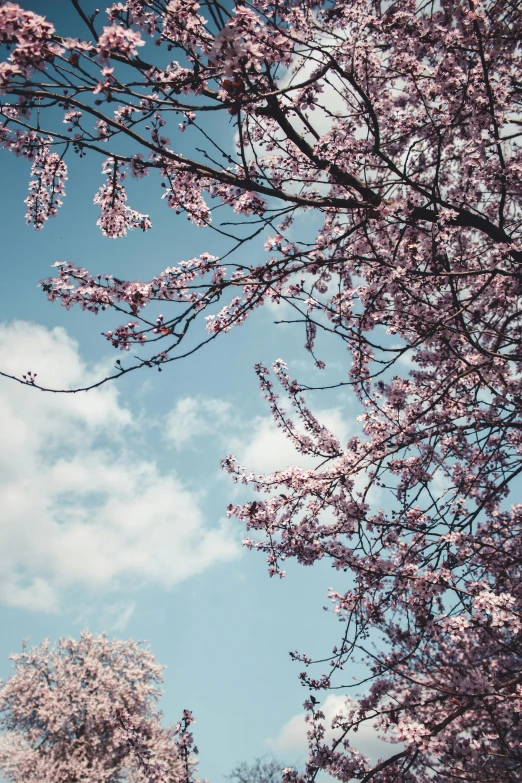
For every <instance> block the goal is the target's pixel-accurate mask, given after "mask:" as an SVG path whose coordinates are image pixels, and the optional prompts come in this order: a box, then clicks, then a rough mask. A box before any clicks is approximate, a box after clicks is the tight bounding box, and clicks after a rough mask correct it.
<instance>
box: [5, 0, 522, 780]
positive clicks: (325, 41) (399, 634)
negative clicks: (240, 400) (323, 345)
mask: <svg viewBox="0 0 522 783" xmlns="http://www.w3.org/2000/svg"><path fill="white" fill-rule="evenodd" d="M75 5H76V6H78V8H80V7H81V2H79V3H75ZM82 22H83V23H85V38H84V39H80V38H77V39H71V38H63V37H61V36H60V35H59V34H58V33H56V32H55V31H54V29H53V27H52V26H51V25H50V24H49V23H47V22H46V21H45V20H44V19H43V18H42V17H40V16H38V15H37V14H33V13H31V12H29V11H24V10H22V9H21V8H19V7H18V6H17V5H16V4H14V3H10V2H2V3H0V43H3V44H6V45H8V47H10V48H6V57H5V60H4V61H3V62H2V63H1V64H0V86H1V89H2V93H3V96H4V97H3V98H2V99H1V103H0V114H1V115H2V124H1V125H0V143H1V145H2V146H3V147H5V148H7V149H9V150H11V151H13V152H14V153H15V154H17V155H22V156H25V157H27V158H29V159H30V160H33V163H34V166H33V172H34V173H33V180H32V182H33V183H34V184H32V185H31V195H30V198H29V202H28V204H29V208H30V214H31V216H32V217H31V219H32V220H33V222H34V224H35V227H36V228H41V226H42V224H43V222H44V220H45V218H46V217H47V216H50V215H53V214H54V213H55V211H56V207H57V206H58V198H59V196H60V195H61V193H62V191H63V181H64V179H65V169H64V168H63V160H64V159H65V158H66V157H67V155H68V154H69V153H70V152H71V151H77V152H79V153H80V154H81V155H86V154H88V155H89V156H92V155H101V156H103V158H104V159H106V161H105V163H104V171H105V173H106V175H107V182H106V184H104V185H102V187H101V189H100V191H99V192H98V194H97V195H96V197H95V199H96V202H97V203H98V204H99V206H100V209H101V217H100V220H99V225H100V227H101V229H102V231H103V232H104V233H105V234H106V235H107V236H109V237H118V236H122V235H123V234H124V233H125V232H126V231H128V230H130V229H132V228H136V227H140V228H142V229H146V228H149V227H150V221H149V219H148V217H147V216H145V215H141V214H139V213H136V212H134V211H133V210H131V209H129V207H127V204H126V194H125V191H124V188H123V184H122V180H123V177H124V174H125V173H126V171H127V169H129V170H130V171H131V173H132V174H133V175H134V176H136V177H138V178H140V177H142V176H144V175H145V174H146V173H147V172H151V173H154V172H157V173H158V174H159V177H158V178H159V179H160V180H161V182H162V184H163V186H164V187H163V195H164V199H165V202H166V203H167V205H168V206H169V207H170V208H172V209H173V210H175V211H176V212H181V213H184V214H185V215H186V216H187V217H188V219H189V220H191V221H192V222H194V223H195V224H196V225H200V226H209V225H212V220H213V212H214V209H215V207H216V206H220V205H225V206H226V207H229V208H232V210H234V211H235V213H236V215H233V218H234V219H235V218H236V217H237V214H239V215H241V216H242V217H241V220H242V225H241V226H240V227H237V219H236V220H234V219H233V220H230V221H228V222H226V223H225V224H223V225H222V226H221V227H220V228H216V230H219V231H220V232H221V234H224V235H225V236H226V237H228V238H229V239H230V241H231V251H232V250H235V255H232V253H229V254H228V257H227V261H226V265H225V263H224V262H223V261H221V260H220V259H218V258H216V257H214V256H210V255H208V254H205V255H202V256H201V257H200V258H199V259H192V260H191V261H185V262H179V260H178V259H176V260H175V263H176V266H173V267H172V268H169V269H167V270H165V271H164V272H162V273H161V274H159V275H158V276H157V277H156V278H154V279H153V280H152V281H149V282H138V281H132V282H131V281H118V280H115V279H113V278H111V277H110V276H106V277H105V278H102V277H94V276H93V275H91V274H90V273H88V272H87V271H86V270H83V269H78V268H76V267H75V265H74V264H73V263H68V262H67V263H61V262H60V264H59V270H58V273H57V275H56V276H55V277H52V278H50V279H48V280H46V281H43V283H42V285H43V288H44V290H45V291H46V293H47V295H48V297H49V298H50V299H51V300H56V299H58V300H60V301H61V302H62V304H64V305H65V306H66V307H70V306H72V305H75V304H79V305H80V306H81V307H83V308H84V309H86V310H88V311H91V312H94V313H96V312H98V311H99V310H100V309H104V308H107V307H110V308H113V309H114V310H115V311H120V312H123V314H124V321H125V323H124V324H123V325H120V326H118V325H117V324H116V325H115V326H114V328H113V330H112V331H110V332H107V333H105V336H106V338H107V339H109V340H110V341H111V342H112V343H113V345H114V346H115V347H116V348H123V349H128V348H129V347H130V346H133V345H140V346H142V347H144V348H146V347H147V346H150V348H148V350H149V353H148V354H147V355H146V356H144V358H143V359H141V360H138V364H134V365H129V366H128V367H124V366H123V365H122V364H119V367H120V368H121V369H120V370H118V371H117V373H116V374H117V375H118V374H121V373H124V372H128V371H129V369H134V368H136V367H139V366H149V367H150V366H156V367H158V368H159V369H161V365H163V364H165V363H166V362H169V361H172V360H175V359H177V358H179V357H180V356H182V355H184V353H183V352H184V350H185V349H184V346H185V343H184V342H183V341H184V340H185V338H186V336H187V335H188V334H189V332H190V334H191V335H192V334H193V333H194V331H195V329H197V326H195V327H194V326H193V325H195V324H196V322H198V323H199V322H201V321H203V323H206V326H207V337H206V338H201V342H202V343H203V342H205V341H209V340H211V339H214V338H215V337H216V335H218V334H220V333H222V332H227V331H228V330H230V329H231V328H232V327H233V326H235V325H238V324H241V323H242V322H243V321H244V320H245V318H247V317H248V316H249V315H250V314H251V313H252V312H253V310H255V309H256V308H257V307H259V306H261V305H263V304H264V303H265V302H270V303H271V304H274V305H277V304H280V303H283V304H285V303H286V304H289V305H291V307H292V310H293V313H294V316H293V319H292V320H294V321H301V322H302V324H303V326H304V330H305V332H306V338H305V339H306V343H305V344H306V348H307V349H308V351H310V353H311V355H312V357H313V359H314V361H315V363H316V365H317V367H319V368H322V367H324V360H323V359H322V358H321V356H320V354H319V352H318V351H319V349H318V347H317V336H318V335H319V334H321V333H322V334H323V335H325V336H328V338H329V339H331V340H334V339H335V340H337V341H340V342H341V343H342V344H343V345H344V346H345V348H346V350H347V351H348V356H349V362H348V365H349V366H348V367H347V373H346V375H345V377H344V379H343V380H342V383H344V384H347V385H349V386H350V387H351V388H352V389H353V392H354V394H355V395H356V396H357V398H358V400H359V403H360V406H361V411H362V412H361V415H360V417H359V425H360V431H359V434H358V435H354V436H353V437H352V438H351V439H350V440H349V442H348V443H341V442H340V441H339V439H338V438H337V437H336V436H335V433H330V432H329V431H328V430H327V429H326V428H325V427H324V426H323V425H322V424H321V423H320V422H319V421H318V420H317V418H316V417H315V416H314V415H313V413H312V411H311V410H310V407H309V405H308V403H307V401H306V398H307V396H308V392H309V391H310V389H309V385H308V384H307V383H305V382H303V381H299V380H297V379H293V378H292V377H291V376H290V374H289V372H288V368H287V366H286V364H285V363H284V362H283V361H282V360H278V361H277V362H275V364H274V367H273V373H274V374H275V383H274V376H273V375H272V374H271V373H270V372H269V370H268V369H267V368H266V367H264V366H261V365H259V366H257V367H256V371H257V373H258V376H259V380H260V384H261V388H262V390H263V392H264V394H265V396H266V398H267V401H268V404H269V405H270V407H271V410H272V413H273V415H274V418H275V420H276V422H277V423H278V425H279V426H280V427H281V428H282V429H283V431H284V432H285V434H286V435H287V436H288V438H290V440H291V441H292V443H293V444H294V445H295V447H296V449H297V451H298V452H300V453H301V454H304V455H307V456H308V457H313V458H315V459H316V464H317V467H316V469H311V468H308V469H306V470H304V469H300V468H297V467H295V466H293V467H289V468H287V469H286V470H283V471H277V472H275V473H273V474H270V475H265V476H261V475H256V474H253V473H251V472H248V470H247V469H244V468H243V467H241V466H240V465H239V464H238V462H237V460H236V459H235V458H234V457H233V456H229V457H227V458H226V459H225V460H224V462H223V465H224V467H225V469H226V470H228V471H229V472H230V473H231V474H232V475H233V477H234V478H235V479H236V480H237V481H240V482H243V483H244V484H247V485H250V486H251V487H252V489H253V490H254V491H255V492H256V493H257V494H256V499H255V500H253V501H251V502H249V503H246V504H242V505H236V506H231V507H230V509H229V511H230V514H233V515H235V516H236V517H237V518H238V519H239V520H240V521H241V522H242V523H243V524H244V525H245V526H246V528H247V529H248V530H249V531H251V532H250V533H249V535H250V538H248V539H247V541H246V543H247V545H248V546H249V547H251V548H254V549H258V550H260V551H263V552H264V553H265V554H266V557H267V560H268V563H269V568H270V573H272V574H280V573H282V567H281V564H282V563H283V562H284V561H285V560H286V559H288V558H292V557H293V558H296V559H297V560H298V561H299V562H300V563H302V564H304V565H312V564H313V563H315V562H317V561H318V560H320V559H324V558H329V559H330V560H331V563H332V565H333V567H334V569H335V571H336V579H337V580H340V579H341V576H342V575H343V574H345V573H346V583H345V584H348V588H345V587H343V586H342V585H337V586H336V587H335V588H332V590H331V593H330V598H331V600H332V602H333V610H334V612H335V613H336V615H337V616H338V617H339V619H340V621H342V623H343V624H344V626H345V627H344V632H343V634H342V641H341V643H340V645H339V646H338V647H336V648H335V649H334V650H333V651H332V653H331V656H330V660H329V663H330V667H329V668H330V671H329V672H328V673H327V674H324V675H322V676H319V677H314V676H313V674H311V673H310V672H311V671H313V670H312V669H310V668H309V667H310V666H311V663H312V662H311V661H310V660H309V658H308V657H307V656H306V655H301V654H299V653H295V654H294V657H295V658H296V659H297V660H300V661H301V662H302V663H303V664H304V667H305V672H303V674H302V675H301V676H302V680H303V683H304V684H305V685H306V686H308V687H309V688H310V689H311V690H312V691H313V690H319V691H321V690H324V689H327V688H329V687H331V686H335V687H340V686H341V685H345V686H347V687H348V685H349V683H346V682H344V681H343V679H342V678H343V671H346V672H347V671H348V670H349V668H350V665H351V662H352V661H353V660H354V659H362V660H364V661H365V662H366V664H367V667H368V671H369V681H368V688H367V690H366V692H363V691H361V692H360V698H359V701H358V702H357V703H356V706H353V704H354V703H355V702H351V704H352V707H351V708H350V711H349V712H348V713H347V714H346V713H343V714H342V715H339V716H338V718H337V719H336V727H337V730H338V731H337V734H336V738H335V739H334V740H333V741H331V742H328V741H327V740H326V739H325V726H324V716H323V715H322V713H321V712H320V710H318V709H317V700H315V698H314V699H310V700H308V701H307V709H308V718H309V740H310V758H309V762H308V766H307V768H306V770H305V772H304V773H303V774H298V773H297V771H295V770H292V769H287V770H285V772H284V777H285V780H286V781H287V783H290V781H295V783H302V782H303V781H312V780H314V779H315V778H316V777H317V775H318V774H319V771H320V770H326V772H328V773H329V774H331V775H333V776H334V777H335V778H337V779H339V780H342V781H349V780H351V779H353V778H355V779H359V780H362V781H364V783H367V781H370V780H372V781H374V783H391V782H392V781H398V780H401V781H404V782H405V783H427V782H428V781H430V782H431V781H438V782H439V783H443V782H444V783H446V781H448V780H459V781H464V782H467V783H471V781H477V780H480V781H486V780H488V781H497V782H498V783H520V781H521V780H522V750H521V748H522V722H521V721H520V711H521V708H522V655H521V649H522V648H521V643H520V642H521V638H522V636H521V634H522V629H521V614H522V588H521V580H520V568H521V565H522V529H521V522H522V507H521V506H519V505H515V506H513V507H511V508H510V507H509V504H508V500H507V499H508V494H509V490H510V488H511V487H512V486H513V482H514V481H515V480H516V478H517V476H518V475H519V474H520V472H521V471H522V463H521V453H522V352H521V348H520V346H521V338H522V315H521V312H522V310H521V307H520V301H521V294H522V277H521V274H520V264H521V262H522V236H521V232H520V225H521V217H522V211H521V205H522V185H521V180H520V175H521V172H522V144H521V143H520V140H521V139H522V130H521V120H520V116H521V108H522V75H521V68H520V62H521V54H522V52H521V48H520V47H521V43H520V42H521V40H522V10H521V9H520V8H519V7H518V5H517V4H516V3H511V4H510V3H506V2H503V0H441V2H440V3H435V2H433V3H431V2H428V3H422V2H416V1H415V0H395V1H394V2H391V1H390V2H388V1H387V2H384V3H377V2H373V0H314V2H309V1H308V0H293V1H290V0H283V2H272V1H271V0H251V1H245V0H237V2H235V3H233V4H232V5H231V6H230V7H227V8H225V7H224V6H223V5H222V4H220V3H217V2H213V0H209V2H207V3H205V4H201V5H200V4H198V3H197V2H186V1H185V0H169V1H168V2H167V1H166V0H154V1H153V0H150V1H147V0H127V1H126V2H118V3H115V4H114V5H112V6H111V7H110V8H109V9H108V10H107V16H106V17H105V19H103V18H102V16H101V15H98V16H94V17H92V18H91V17H88V16H87V15H86V14H85V13H84V14H83V16H82ZM155 47H159V49H160V51H161V52H162V56H161V57H155V52H157V51H158V49H157V48H155ZM174 55H176V57H177V58H178V59H175V58H174ZM151 61H154V63H155V64H153V63H151ZM167 61H168V62H167ZM160 63H161V64H160ZM60 112H63V117H60V120H61V119H63V120H64V122H65V125H66V126H67V128H65V126H64V124H63V123H61V121H59V122H56V117H57V115H58V114H59V113H60ZM220 113H221V114H222V115H223V116H224V117H225V118H226V121H227V122H229V123H232V124H233V126H234V129H235V133H236V144H235V148H234V149H233V151H232V152H231V151H230V145H229V144H228V142H226V143H224V144H223V146H220V141H219V134H218V133H215V132H214V125H213V123H214V122H216V120H215V118H216V117H218V116H220ZM43 117H45V118H46V120H47V124H44V123H42V124H40V121H41V118H43ZM41 127H42V128H43V127H45V128H46V131H45V133H44V132H43V131H41V130H40V128H41ZM51 127H52V138H50V137H49V132H50V131H49V128H51ZM216 127H217V125H216ZM68 128H70V130H68ZM181 131H182V132H183V140H184V144H185V143H186V141H185V140H186V138H187V136H189V137H190V140H191V141H193V142H194V143H193V145H192V147H191V149H194V153H193V157H190V158H189V157H187V156H186V155H184V154H182V152H181V151H180V142H179V139H180V137H179V136H178V134H179V133H180V132H181ZM183 149H185V150H186V147H184V148H183ZM158 193H161V191H160V189H159V188H158ZM229 214H231V213H229ZM303 215H305V216H306V217H307V218H308V217H310V220H308V219H307V220H306V221H301V222H300V223H297V222H296V218H297V217H302V216H303ZM305 223H306V228H304V229H303V226H304V225H305ZM298 226H299V227H300V230H301V231H302V235H301V236H299V237H298V236H297V234H298V231H297V230H296V228H297V227H298ZM256 238H259V239H260V241H261V244H262V243H263V242H265V249H266V252H267V258H266V260H265V261H264V262H262V263H257V262H256V263H257V266H254V265H253V264H252V263H251V262H250V258H251V256H247V254H246V253H245V254H244V249H245V248H246V243H248V242H253V241H255V240H256ZM261 252H262V251H261ZM155 302H159V303H160V309H161V311H162V315H157V313H156V312H153V313H151V314H150V315H149V312H150V310H151V305H153V303H155ZM167 302H169V303H171V305H172V310H171V313H170V314H167V315H163V313H164V312H166V307H165V305H166V303H167ZM145 307H147V309H146V310H145ZM200 316H202V317H200ZM129 319H130V320H129ZM205 319H206V320H205ZM165 341H166V342H165ZM156 343H161V345H156ZM190 345H191V344H189V348H190V350H191V351H193V350H195V348H194V346H193V345H192V347H190ZM187 350H188V349H187ZM40 377H41V373H40V376H39V378H40ZM27 382H29V381H27ZM31 383H32V385H36V386H38V385H39V384H38V383H35V382H34V379H33V380H31ZM276 384H277V386H278V387H280V388H281V390H282V393H283V395H284V396H286V397H287V399H288V400H289V402H290V408H291V410H292V411H293V415H292V414H289V413H288V410H287V408H288V405H287V406H286V407H285V405H284V404H283V403H282V402H281V400H280V396H278V392H277V391H276ZM381 506H382V507H381ZM365 722H367V723H370V724H374V725H376V726H377V727H378V728H379V729H380V731H381V733H382V736H383V737H384V738H387V739H388V740H389V741H390V743H394V742H398V743H400V744H399V746H398V749H397V746H395V747H394V746H393V744H390V753H389V755H388V756H387V757H385V758H383V759H381V760H380V761H379V762H377V763H375V764H372V763H371V762H370V761H369V760H368V759H366V758H364V757H363V756H362V755H361V754H359V753H357V752H356V751H354V750H353V749H352V748H351V746H350V738H351V736H352V733H353V732H355V731H356V730H357V729H358V728H359V726H361V725H362V724H364V723H365Z"/></svg>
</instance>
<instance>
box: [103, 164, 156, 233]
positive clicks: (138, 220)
mask: <svg viewBox="0 0 522 783" xmlns="http://www.w3.org/2000/svg"><path fill="white" fill-rule="evenodd" d="M102 171H103V173H104V174H107V183H106V184H105V185H102V186H101V188H100V189H99V191H98V192H97V194H96V195H95V197H94V203H95V204H98V206H99V207H100V211H101V215H100V217H99V219H98V221H97V223H98V225H99V226H100V228H101V231H102V234H104V235H105V236H106V237H111V238H112V239H115V238H116V237H123V236H125V234H126V233H127V231H129V230H131V229H133V228H141V230H142V231H147V230H148V229H149V228H152V223H151V221H150V219H149V216H148V215H142V214H141V212H137V211H136V210H135V209H131V208H130V207H128V206H127V193H126V192H125V187H124V186H123V184H122V181H123V180H124V179H125V178H126V176H127V172H126V164H125V163H122V162H121V161H118V160H115V159H114V158H107V160H106V161H105V162H104V164H103V169H102Z"/></svg>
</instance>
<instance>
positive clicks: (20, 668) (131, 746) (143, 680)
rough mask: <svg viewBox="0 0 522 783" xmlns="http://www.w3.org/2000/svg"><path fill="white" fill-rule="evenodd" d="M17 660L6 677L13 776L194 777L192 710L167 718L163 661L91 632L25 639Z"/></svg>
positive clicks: (38, 782)
mask: <svg viewBox="0 0 522 783" xmlns="http://www.w3.org/2000/svg"><path fill="white" fill-rule="evenodd" d="M11 659H12V661H13V666H14V673H13V674H12V676H11V677H10V678H9V679H8V680H6V681H5V682H3V683H1V684H0V726H1V727H2V729H4V733H3V734H2V737H1V739H0V770H1V771H2V775H3V776H4V777H5V778H6V779H7V780H9V781H13V783H18V781H26V783H46V782H47V781H49V783H51V781H52V783H62V781H63V783H69V781H71V780H83V781H86V783H99V781H102V783H118V781H120V780H122V779H126V780H129V781H131V782H132V783H145V781H152V780H154V781H156V783H187V781H188V780H189V777H190V775H191V773H192V771H193V769H194V756H193V755H192V754H193V753H197V749H196V748H194V743H193V740H192V735H191V734H190V732H188V725H189V724H190V722H193V718H192V716H191V715H190V713H186V714H185V715H184V718H183V721H182V722H181V723H180V724H178V725H177V726H170V727H164V726H162V725H161V713H160V712H159V710H158V707H157V703H158V700H159V698H160V695H161V690H160V684H161V681H162V668H163V667H162V666H160V665H159V664H157V663H156V662H155V660H154V656H153V655H152V653H151V652H149V651H148V650H146V649H143V648H141V647H140V646H139V645H138V644H137V643H136V642H134V641H133V640H129V641H116V640H114V641H110V640H109V639H108V638H107V636H106V635H95V634H90V633H89V632H87V631H84V632H83V633H82V634H81V637H80V639H79V640H75V639H69V638H63V639H60V640H59V642H58V643H57V644H56V645H55V646H54V647H51V646H50V645H49V643H48V642H44V643H42V644H40V645H38V646H37V647H34V648H32V649H27V647H25V646H24V649H23V651H22V653H20V654H18V655H12V656H11ZM187 716H188V717H187ZM136 737H138V739H136Z"/></svg>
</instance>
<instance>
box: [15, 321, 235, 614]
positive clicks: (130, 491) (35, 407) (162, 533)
mask: <svg viewBox="0 0 522 783" xmlns="http://www.w3.org/2000/svg"><path fill="white" fill-rule="evenodd" d="M0 367H1V368H2V370H3V371H4V372H7V373H10V374H13V375H20V374H21V373H22V372H26V371H27V370H28V369H31V370H33V371H35V370H37V371H38V372H39V376H38V380H40V379H41V380H42V383H43V384H44V385H46V386H47V385H48V386H51V387H56V386H58V387H61V388H71V387H75V386H81V385H85V384H87V383H88V382H89V381H90V380H91V379H93V378H94V377H99V372H98V373H97V374H96V371H95V370H93V369H89V368H88V367H87V366H86V365H85V364H84V363H83V362H82V360H81V358H80V356H79V353H78V347H77V345H76V343H75V342H74V341H73V340H71V339H70V338H69V337H68V336H67V334H66V332H65V331H64V330H63V329H53V330H50V331H49V330H47V329H45V328H43V327H41V326H38V325H36V324H30V323H27V322H23V321H17V322H14V323H11V324H9V325H0ZM98 369H99V368H98ZM0 421H1V423H2V436H3V437H2V443H1V445H0V493H1V498H2V502H1V506H2V514H1V519H0V548H1V551H2V572H1V575H0V601H1V602H2V603H4V604H7V605H10V606H17V607H26V608H31V609H34V610H40V611H46V610H47V611H52V610H56V609H58V608H59V607H60V596H61V595H62V594H65V593H66V591H67V590H73V589H75V588H79V589H82V588H88V589H91V590H94V591H96V590H98V589H100V588H103V589H104V590H117V589H118V588H123V586H124V585H126V584H128V583H129V582H130V581H131V580H132V584H133V585H138V584H140V583H144V582H149V583H156V584H161V585H163V586H165V587H167V588H168V587H172V586H174V585H176V584H178V583H179V582H181V581H183V580H185V579H187V578H189V577H191V576H193V575H195V574H197V573H200V572H202V571H203V570H205V569H206V568H208V567H210V566H211V565H213V564H214V563H217V562H220V561H227V560H230V559H232V558H234V557H236V556H237V554H238V552H239V549H240V548H239V546H238V544H237V542H236V539H235V536H234V534H233V533H232V528H231V527H229V523H228V522H227V521H226V520H221V521H219V522H218V523H217V524H215V525H214V526H210V525H209V524H208V522H207V520H206V519H205V517H204V514H203V511H202V509H201V500H202V498H201V497H200V496H199V495H198V494H197V493H195V492H192V491H189V490H188V489H187V487H186V486H185V485H184V484H183V481H182V480H181V479H180V478H179V477H178V476H176V475H175V474H174V473H172V472H169V474H168V475H166V474H164V473H162V472H161V470H160V468H159V466H158V465H157V464H156V463H155V462H154V461H153V460H147V459H144V458H142V457H140V456H138V455H137V453H136V449H135V447H134V442H135V436H137V435H138V434H139V433H137V432H136V429H135V425H134V423H133V418H132V415H131V412H130V410H129V409H128V408H126V407H125V406H124V405H123V404H122V402H121V401H120V399H119V393H118V388H117V387H116V386H115V385H114V384H108V385H106V386H104V387H101V388H100V389H94V390H91V391H89V392H88V393H82V394H73V395H62V394H48V393H43V392H39V391H37V390H35V389H30V388H26V387H21V386H20V385H19V384H16V383H14V382H12V381H9V380H6V379H0Z"/></svg>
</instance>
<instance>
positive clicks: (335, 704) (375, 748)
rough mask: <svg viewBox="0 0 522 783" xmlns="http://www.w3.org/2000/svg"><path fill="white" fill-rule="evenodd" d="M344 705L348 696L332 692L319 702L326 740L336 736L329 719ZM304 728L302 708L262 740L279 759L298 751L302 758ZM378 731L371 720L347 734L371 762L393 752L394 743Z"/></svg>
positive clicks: (344, 710) (305, 746) (347, 702)
mask: <svg viewBox="0 0 522 783" xmlns="http://www.w3.org/2000/svg"><path fill="white" fill-rule="evenodd" d="M348 706H350V700H349V699H347V698H346V697H344V696H337V695H335V694H330V695H329V696H327V697H326V699H325V701H324V703H323V704H322V705H321V707H320V709H321V711H322V712H323V713H324V715H325V720H324V721H323V723H324V726H325V729H326V731H325V736H324V741H325V742H326V743H331V742H332V740H333V739H334V738H335V737H336V736H339V729H332V725H331V724H332V720H333V719H334V717H335V716H336V715H339V714H343V715H344V714H346V712H347V708H348ZM306 732H307V724H306V722H305V713H304V712H302V713H300V714H299V715H294V716H293V718H290V720H289V721H287V722H286V723H285V724H284V726H283V727H282V728H281V730H280V732H279V734H278V735H277V737H273V738H270V739H268V740H266V744H267V745H268V747H269V748H270V750H271V751H272V752H273V753H274V754H277V755H278V756H279V757H280V758H282V759H283V760H284V759H285V758H291V757H294V756H296V755H298V754H299V755H300V756H301V758H302V759H304V757H305V756H306V755H307V748H308V743H307V737H306ZM378 734H379V732H378V730H377V729H376V728H374V727H373V726H372V725H371V723H369V722H368V723H367V724H366V723H365V724H362V725H361V726H360V728H359V731H358V732H357V733H352V734H351V736H350V745H351V747H353V748H355V750H358V751H359V752H360V753H362V754H363V755H364V756H366V757H367V758H369V759H370V760H371V761H373V762H375V761H377V760H378V759H379V758H388V757H389V756H392V755H393V754H394V753H397V745H396V744H390V743H388V742H384V741H383V740H381V739H379V737H378Z"/></svg>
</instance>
